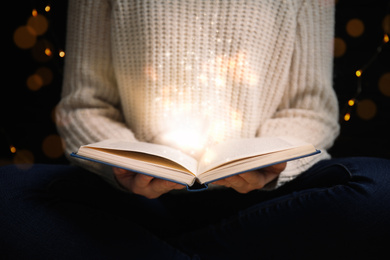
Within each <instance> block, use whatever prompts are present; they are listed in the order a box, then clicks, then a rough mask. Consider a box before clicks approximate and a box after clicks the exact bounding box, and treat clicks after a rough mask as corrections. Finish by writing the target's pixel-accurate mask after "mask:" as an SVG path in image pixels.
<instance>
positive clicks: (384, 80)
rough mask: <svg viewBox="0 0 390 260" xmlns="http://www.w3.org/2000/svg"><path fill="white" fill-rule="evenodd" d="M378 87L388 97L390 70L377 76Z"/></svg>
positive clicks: (389, 95) (389, 92) (389, 94)
mask: <svg viewBox="0 0 390 260" xmlns="http://www.w3.org/2000/svg"><path fill="white" fill-rule="evenodd" d="M378 87H379V90H380V91H381V93H382V94H383V95H385V96H388V97H390V72H387V73H384V74H383V75H382V76H381V77H380V78H379V81H378Z"/></svg>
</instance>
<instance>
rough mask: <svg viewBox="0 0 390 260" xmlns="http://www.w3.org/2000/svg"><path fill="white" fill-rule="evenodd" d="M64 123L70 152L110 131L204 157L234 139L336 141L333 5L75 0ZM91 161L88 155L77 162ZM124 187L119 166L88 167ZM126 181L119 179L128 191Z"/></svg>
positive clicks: (295, 165)
mask: <svg viewBox="0 0 390 260" xmlns="http://www.w3.org/2000/svg"><path fill="white" fill-rule="evenodd" d="M68 12H69V19H68V34H67V48H66V51H67V52H66V53H67V56H66V64H65V76H64V85H63V94H62V100H61V102H60V104H59V105H58V109H57V119H58V129H59V131H60V133H61V135H62V137H63V138H64V141H65V144H66V150H67V152H68V153H69V152H72V151H77V149H78V147H79V146H80V145H83V144H87V143H91V142H96V141H100V140H104V139H108V138H121V139H125V140H130V141H134V142H137V141H144V142H153V143H162V144H167V145H170V146H173V147H178V148H180V149H182V150H184V151H185V152H188V153H189V154H192V155H194V156H197V155H199V154H200V153H201V151H202V148H204V147H205V146H207V145H210V144H213V143H218V142H222V141H224V140H228V139H237V138H252V137H262V136H292V137H295V138H298V139H301V140H304V141H307V142H310V143H313V144H314V145H315V146H316V147H317V148H319V149H322V151H323V152H322V154H321V155H319V156H314V157H310V158H306V159H301V160H297V161H294V162H289V163H288V166H287V168H286V170H285V171H284V172H283V173H282V174H281V175H280V177H279V179H278V181H277V186H279V185H281V184H283V183H285V182H286V181H289V180H291V179H293V178H294V177H296V176H297V175H298V174H299V173H301V172H302V171H304V170H306V169H307V168H308V167H310V166H311V165H313V164H314V163H315V162H317V161H319V160H321V159H325V158H329V155H328V153H327V152H326V149H327V148H329V147H330V146H331V145H332V143H333V141H334V139H335V138H336V136H337V134H338V131H339V127H338V124H337V117H338V111H337V107H338V105H337V101H336V97H335V94H334V91H333V89H332V57H333V29H334V4H333V1H331V0H318V1H317V0H316V1H313V0H301V1H299V0H294V1H290V0H283V1H282V0H237V1H232V0H170V1H168V0H111V1H109V0H71V1H70V4H69V10H68ZM78 163H80V162H78ZM82 166H84V167H87V168H88V169H90V170H92V171H94V172H96V173H97V174H99V175H101V176H102V177H104V178H105V179H106V180H107V181H109V182H110V183H111V184H113V185H116V186H117V184H116V182H115V179H114V177H113V174H112V171H111V169H108V168H105V167H103V166H98V165H95V164H92V163H86V162H83V163H82ZM117 187H118V186H117Z"/></svg>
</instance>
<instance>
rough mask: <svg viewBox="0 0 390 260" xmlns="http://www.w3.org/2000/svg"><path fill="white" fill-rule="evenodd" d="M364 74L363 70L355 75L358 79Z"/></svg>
mask: <svg viewBox="0 0 390 260" xmlns="http://www.w3.org/2000/svg"><path fill="white" fill-rule="evenodd" d="M362 73H363V71H362V70H357V71H356V73H355V74H356V77H358V78H360V77H361V76H362Z"/></svg>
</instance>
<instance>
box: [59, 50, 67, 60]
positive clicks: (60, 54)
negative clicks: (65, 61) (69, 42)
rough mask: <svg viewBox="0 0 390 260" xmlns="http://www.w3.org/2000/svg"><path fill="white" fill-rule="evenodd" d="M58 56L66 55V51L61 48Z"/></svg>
mask: <svg viewBox="0 0 390 260" xmlns="http://www.w3.org/2000/svg"><path fill="white" fill-rule="evenodd" d="M58 56H60V57H61V58H63V57H65V52H64V51H63V50H61V51H60V52H59V53H58Z"/></svg>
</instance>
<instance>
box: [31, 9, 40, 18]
mask: <svg viewBox="0 0 390 260" xmlns="http://www.w3.org/2000/svg"><path fill="white" fill-rule="evenodd" d="M31 14H32V16H34V17H36V16H37V15H38V11H37V9H33V10H32V12H31Z"/></svg>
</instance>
